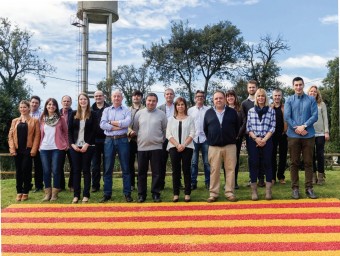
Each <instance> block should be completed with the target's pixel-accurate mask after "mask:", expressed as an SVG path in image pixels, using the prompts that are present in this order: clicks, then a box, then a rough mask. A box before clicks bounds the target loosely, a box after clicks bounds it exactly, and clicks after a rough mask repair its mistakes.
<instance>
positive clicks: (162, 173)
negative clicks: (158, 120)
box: [159, 139, 169, 190]
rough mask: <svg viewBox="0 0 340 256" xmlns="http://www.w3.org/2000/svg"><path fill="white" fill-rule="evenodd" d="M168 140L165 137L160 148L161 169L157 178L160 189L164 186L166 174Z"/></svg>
mask: <svg viewBox="0 0 340 256" xmlns="http://www.w3.org/2000/svg"><path fill="white" fill-rule="evenodd" d="M168 143H169V141H168V140H167V139H166V140H165V141H164V142H163V149H162V158H161V159H162V166H161V170H160V173H159V175H160V178H159V180H160V181H159V182H160V186H161V189H162V190H163V189H164V187H165V176H166V164H167V162H168V157H169V152H168V151H167V150H166V148H167V146H168Z"/></svg>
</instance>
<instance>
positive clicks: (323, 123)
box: [314, 102, 329, 137]
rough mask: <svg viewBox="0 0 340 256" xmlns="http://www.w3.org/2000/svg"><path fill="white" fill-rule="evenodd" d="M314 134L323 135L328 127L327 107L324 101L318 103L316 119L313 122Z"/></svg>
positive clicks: (327, 130)
mask: <svg viewBox="0 0 340 256" xmlns="http://www.w3.org/2000/svg"><path fill="white" fill-rule="evenodd" d="M314 129H315V136H316V137H318V136H324V135H325V133H326V132H329V129H328V117H327V107H326V104H325V103H324V102H321V103H320V105H318V121H317V122H316V123H314Z"/></svg>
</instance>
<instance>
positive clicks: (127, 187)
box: [104, 138, 131, 197]
mask: <svg viewBox="0 0 340 256" xmlns="http://www.w3.org/2000/svg"><path fill="white" fill-rule="evenodd" d="M104 152H105V171H104V195H105V196H108V197H111V195H112V172H113V166H114V165H115V157H116V153H118V157H119V162H120V168H121V170H122V174H123V193H124V195H128V194H131V180H130V170H129V156H130V152H129V141H128V138H120V139H113V138H106V139H105V143H104Z"/></svg>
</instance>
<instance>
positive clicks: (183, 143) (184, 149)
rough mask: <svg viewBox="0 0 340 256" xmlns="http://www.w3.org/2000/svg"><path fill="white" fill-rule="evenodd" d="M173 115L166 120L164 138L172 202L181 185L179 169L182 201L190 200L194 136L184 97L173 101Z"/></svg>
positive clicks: (193, 127) (193, 124)
mask: <svg viewBox="0 0 340 256" xmlns="http://www.w3.org/2000/svg"><path fill="white" fill-rule="evenodd" d="M174 105H175V110H174V116H172V117H170V118H169V120H168V125H167V128H166V138H167V139H168V140H169V143H168V146H167V150H168V151H169V154H170V159H171V165H172V185H173V194H174V197H173V202H178V200H179V191H180V185H181V180H180V179H181V169H182V171H183V177H184V184H185V188H184V193H185V196H184V201H185V202H190V200H191V199H190V194H191V172H190V167H191V158H192V153H193V150H194V144H193V143H192V140H193V138H194V136H195V123H194V120H193V119H192V117H190V116H188V105H187V102H186V100H185V99H184V98H182V97H179V98H177V100H176V101H175V103H174Z"/></svg>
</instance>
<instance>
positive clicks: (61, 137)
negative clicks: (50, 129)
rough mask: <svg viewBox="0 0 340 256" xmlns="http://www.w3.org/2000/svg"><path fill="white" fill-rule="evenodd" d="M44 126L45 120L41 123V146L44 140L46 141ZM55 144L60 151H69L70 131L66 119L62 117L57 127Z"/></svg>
mask: <svg viewBox="0 0 340 256" xmlns="http://www.w3.org/2000/svg"><path fill="white" fill-rule="evenodd" d="M44 125H45V122H44V120H43V118H42V119H41V123H40V133H41V136H40V145H41V142H42V140H43V139H44V135H45V133H44ZM55 144H56V146H57V148H58V149H59V150H67V149H68V130H67V124H66V121H65V118H64V117H63V116H61V117H60V119H59V121H58V123H57V124H56V126H55Z"/></svg>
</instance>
